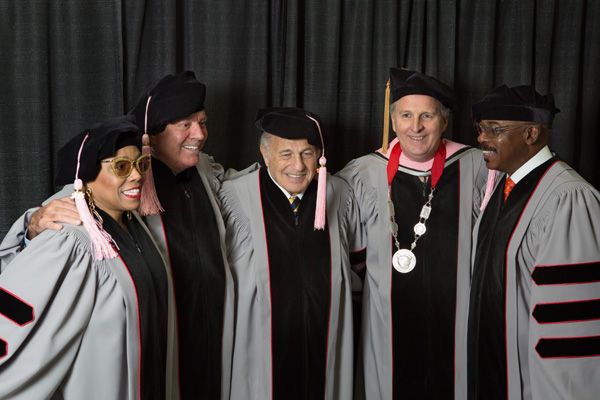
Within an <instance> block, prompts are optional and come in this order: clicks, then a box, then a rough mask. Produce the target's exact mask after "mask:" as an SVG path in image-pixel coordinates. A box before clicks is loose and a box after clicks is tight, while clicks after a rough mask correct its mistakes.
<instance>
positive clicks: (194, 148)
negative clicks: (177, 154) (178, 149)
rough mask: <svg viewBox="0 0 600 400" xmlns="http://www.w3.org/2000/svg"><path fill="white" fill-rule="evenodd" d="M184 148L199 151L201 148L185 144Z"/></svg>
mask: <svg viewBox="0 0 600 400" xmlns="http://www.w3.org/2000/svg"><path fill="white" fill-rule="evenodd" d="M183 148H184V149H186V150H191V151H198V149H199V147H198V146H191V145H184V146H183Z"/></svg>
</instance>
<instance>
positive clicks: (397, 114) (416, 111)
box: [390, 94, 448, 162]
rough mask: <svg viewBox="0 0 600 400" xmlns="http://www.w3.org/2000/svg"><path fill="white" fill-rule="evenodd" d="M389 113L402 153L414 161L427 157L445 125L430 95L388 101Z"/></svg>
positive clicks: (431, 155) (434, 146)
mask: <svg viewBox="0 0 600 400" xmlns="http://www.w3.org/2000/svg"><path fill="white" fill-rule="evenodd" d="M390 116H391V118H392V128H393V129H394V132H396V136H397V137H398V140H399V141H400V146H401V148H402V152H403V153H404V155H405V156H407V157H408V158H409V159H411V160H413V161H418V162H423V161H428V160H431V159H432V158H433V156H434V155H435V152H436V151H437V149H438V147H439V145H440V141H441V140H442V134H443V133H444V131H445V130H446V126H447V125H448V120H447V118H446V117H444V116H443V115H442V113H441V104H440V103H439V102H438V101H437V100H436V99H434V98H433V97H431V96H426V95H421V94H412V95H408V96H404V97H401V98H400V99H398V100H397V101H396V102H395V103H394V104H392V108H391V112H390Z"/></svg>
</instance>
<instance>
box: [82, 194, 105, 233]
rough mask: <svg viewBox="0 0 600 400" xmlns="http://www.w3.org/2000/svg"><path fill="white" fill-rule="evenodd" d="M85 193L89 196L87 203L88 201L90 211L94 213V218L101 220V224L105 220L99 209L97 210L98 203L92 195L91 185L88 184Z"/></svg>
mask: <svg viewBox="0 0 600 400" xmlns="http://www.w3.org/2000/svg"><path fill="white" fill-rule="evenodd" d="M85 194H86V197H87V203H88V207H89V208H90V212H91V213H92V215H93V216H94V218H96V220H98V222H100V224H102V223H103V222H104V220H103V219H102V217H101V216H100V214H98V211H96V203H94V197H93V196H92V188H91V187H89V186H86V187H85Z"/></svg>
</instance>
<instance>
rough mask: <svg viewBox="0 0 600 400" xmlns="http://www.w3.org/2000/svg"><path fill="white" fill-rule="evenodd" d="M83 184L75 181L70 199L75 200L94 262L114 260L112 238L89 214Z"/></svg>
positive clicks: (78, 180) (79, 180)
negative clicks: (88, 239)
mask: <svg viewBox="0 0 600 400" xmlns="http://www.w3.org/2000/svg"><path fill="white" fill-rule="evenodd" d="M82 189H83V183H82V182H81V179H76V180H75V191H74V192H73V194H71V198H72V199H75V206H76V207H77V211H78V212H79V216H80V217H81V221H82V222H83V227H84V228H85V230H86V231H87V233H88V235H90V240H91V242H92V247H93V249H94V257H95V259H96V260H104V259H110V258H115V257H116V256H117V255H118V254H117V251H116V250H115V248H114V247H113V246H112V243H113V239H112V237H111V236H110V235H109V234H108V233H107V232H106V231H105V230H104V229H103V228H102V225H100V221H97V220H96V219H94V217H93V216H92V214H91V213H90V209H89V208H88V205H87V202H86V201H85V193H84V192H83V190H82Z"/></svg>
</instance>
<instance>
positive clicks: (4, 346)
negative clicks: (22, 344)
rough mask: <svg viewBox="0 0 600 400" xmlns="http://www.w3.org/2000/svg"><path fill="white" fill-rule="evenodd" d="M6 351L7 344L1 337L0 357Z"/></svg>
mask: <svg viewBox="0 0 600 400" xmlns="http://www.w3.org/2000/svg"><path fill="white" fill-rule="evenodd" d="M6 353H8V345H7V344H6V342H5V341H4V340H2V339H0V358H2V357H4V356H5V355H6Z"/></svg>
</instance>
